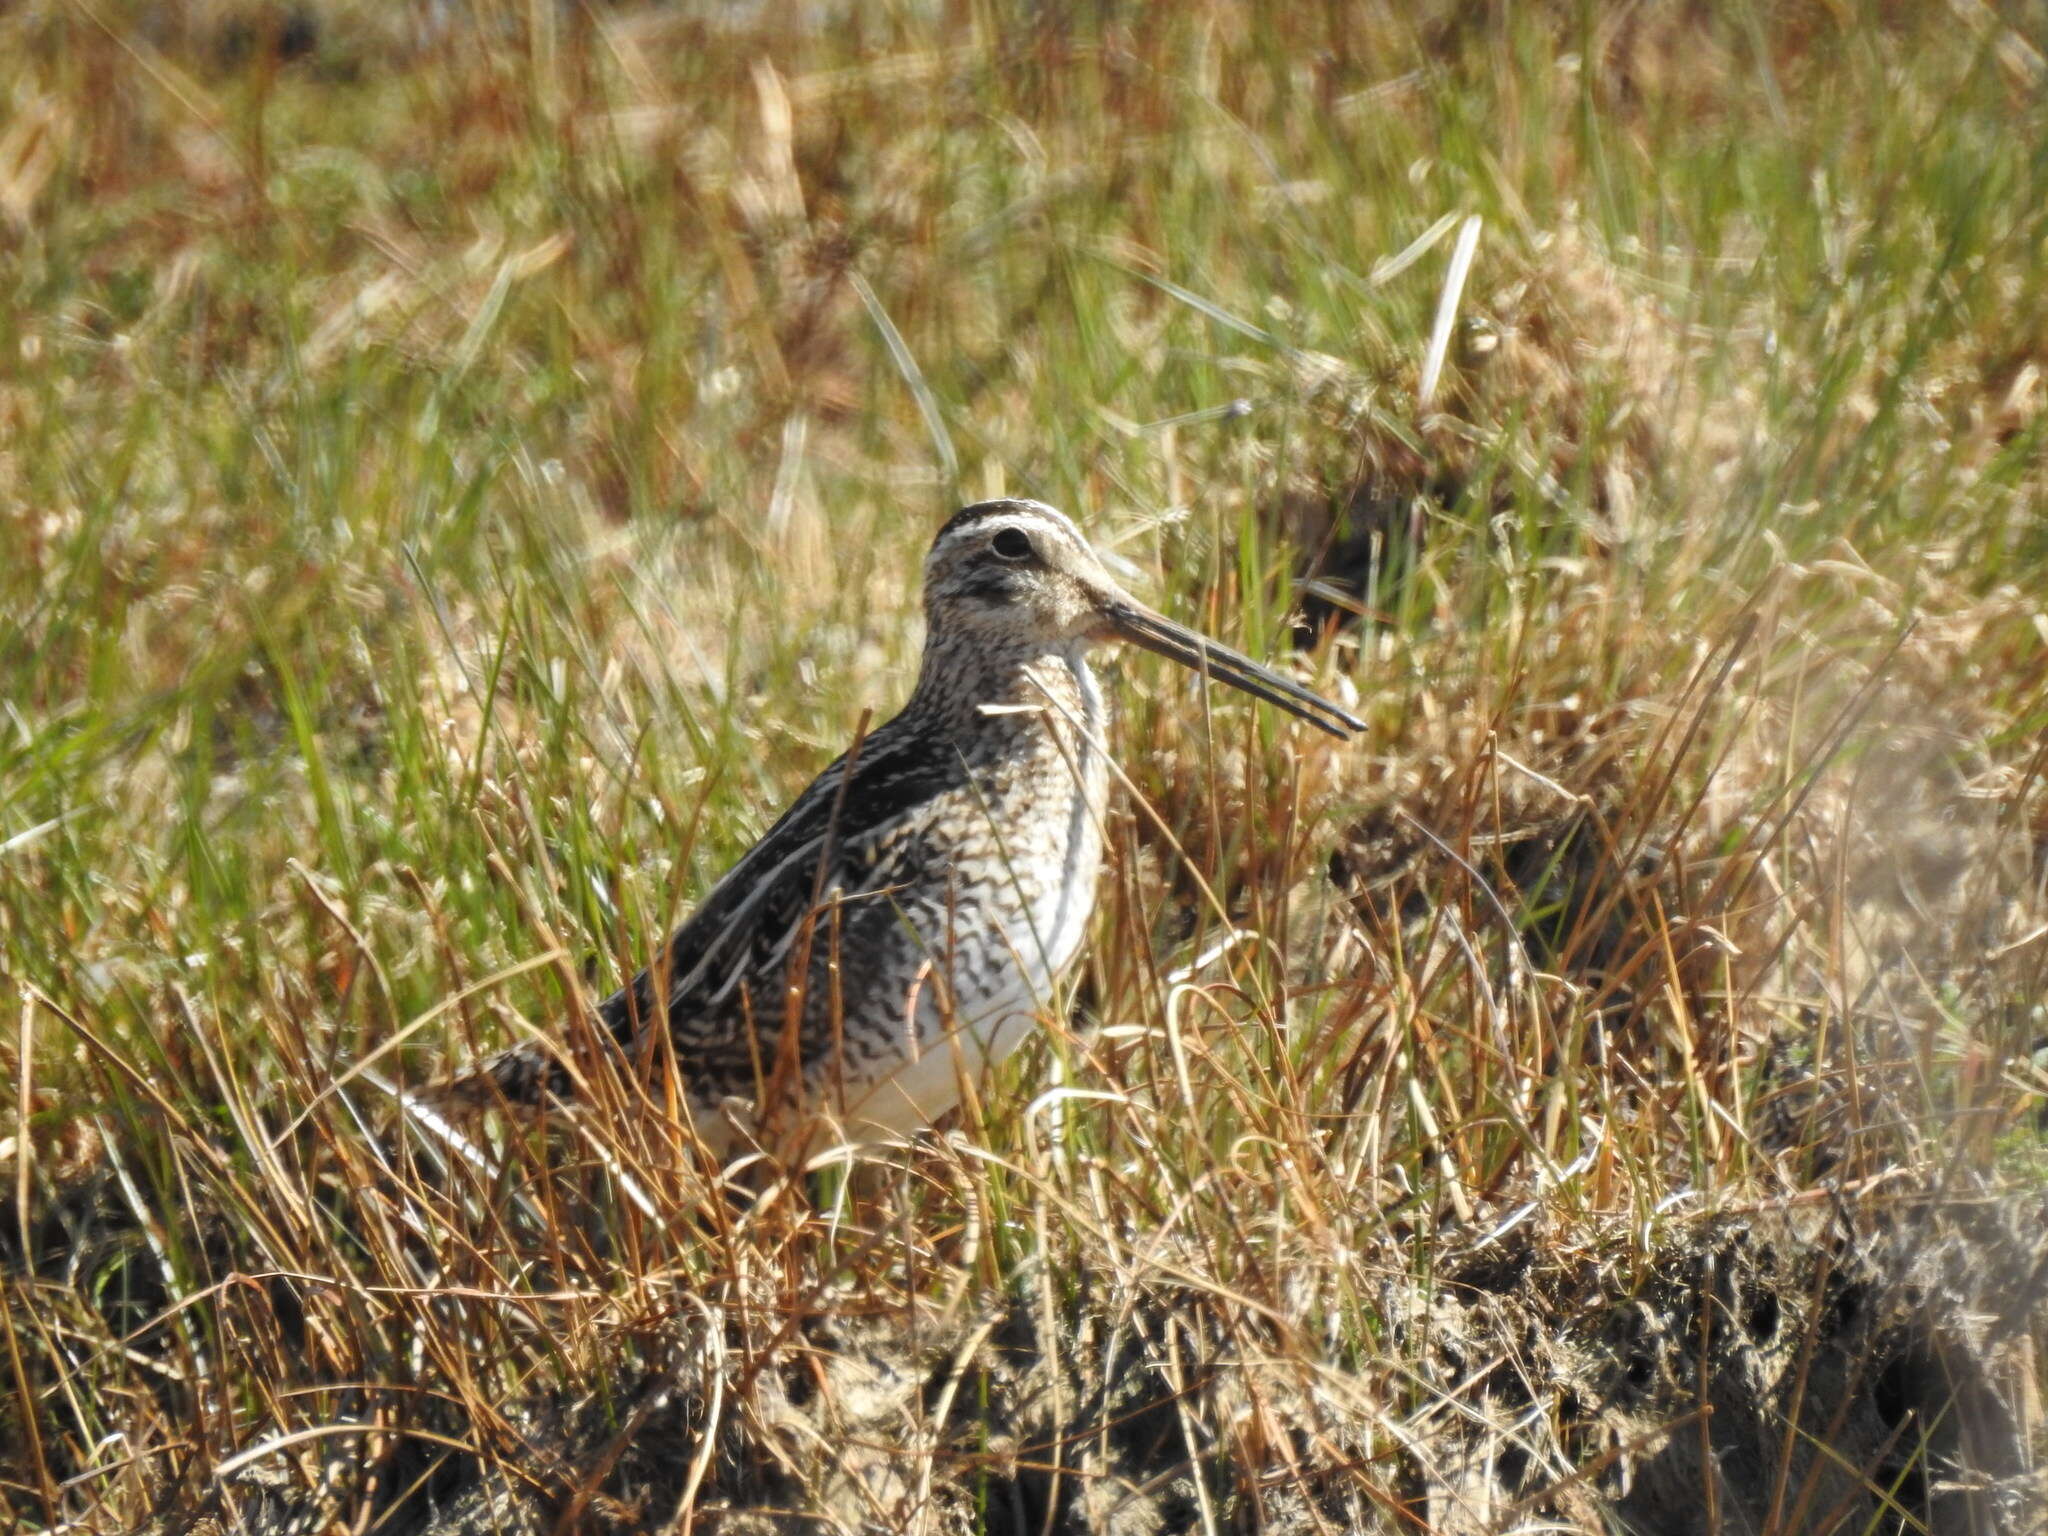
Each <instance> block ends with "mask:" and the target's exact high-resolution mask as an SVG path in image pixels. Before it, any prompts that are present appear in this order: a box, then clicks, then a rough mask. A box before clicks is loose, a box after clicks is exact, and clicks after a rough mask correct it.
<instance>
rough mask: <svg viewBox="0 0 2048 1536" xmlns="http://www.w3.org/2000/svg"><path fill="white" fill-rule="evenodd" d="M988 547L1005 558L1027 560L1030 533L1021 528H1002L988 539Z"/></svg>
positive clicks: (1028, 556) (1029, 548) (1029, 556)
mask: <svg viewBox="0 0 2048 1536" xmlns="http://www.w3.org/2000/svg"><path fill="white" fill-rule="evenodd" d="M988 547H989V548H990V549H992V550H994V551H995V552H996V553H997V554H998V555H1000V556H1001V557H1002V558H1003V559H1005V560H1029V559H1030V558H1031V535H1029V534H1028V533H1026V532H1025V531H1024V530H1023V529H1022V528H1003V529H1000V530H998V531H997V533H996V536H995V537H994V538H993V539H990V540H989V543H988Z"/></svg>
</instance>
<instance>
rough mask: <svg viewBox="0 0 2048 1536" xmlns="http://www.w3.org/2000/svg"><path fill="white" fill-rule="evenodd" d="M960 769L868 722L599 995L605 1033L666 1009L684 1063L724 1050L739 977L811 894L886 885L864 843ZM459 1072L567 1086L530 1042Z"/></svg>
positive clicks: (499, 1085) (618, 1040)
mask: <svg viewBox="0 0 2048 1536" xmlns="http://www.w3.org/2000/svg"><path fill="white" fill-rule="evenodd" d="M965 777H966V767H965V764H964V763H963V762H962V761H961V759H960V755H959V754H958V753H957V752H953V751H939V752H935V751H933V750H932V744H931V743H930V741H929V740H916V741H913V740H911V739H909V738H907V737H904V736H898V735H896V734H895V733H894V732H892V731H891V730H890V729H889V727H888V726H886V725H885V726H883V727H882V728H881V729H879V730H877V731H876V732H875V733H874V734H873V735H871V736H870V737H869V738H868V739H867V740H866V741H865V742H863V743H862V744H861V745H860V746H859V747H857V748H856V749H854V750H853V751H851V752H848V753H847V754H846V755H844V756H842V757H840V758H838V759H837V760H836V761H834V762H833V763H832V764H831V765H830V766H829V767H827V768H826V769H825V770H824V771H823V772H822V773H820V774H819V775H818V777H817V778H816V779H814V780H812V782H811V784H810V786H809V787H808V788H807V789H805V790H804V792H803V793H802V794H800V795H798V796H797V798H796V800H795V801H794V803H792V804H791V805H790V807H789V809H788V810H786V811H784V812H783V814H782V816H781V818H780V819H779V820H778V821H777V822H776V823H775V825H774V826H772V827H770V828H769V829H768V831H767V832H766V834H764V835H763V836H762V838H761V840H760V841H759V842H757V843H755V844H754V846H753V847H752V848H750V849H748V850H747V852H746V854H745V855H744V856H742V857H741V859H740V861H739V862H738V863H737V864H735V865H733V867H732V868H731V869H729V870H727V871H726V873H725V874H724V875H723V876H722V877H721V878H720V879H719V881H718V883H717V884H716V885H714V886H713V887H712V888H711V890H710V892H709V893H708V894H707V895H706V896H705V898H704V900H703V902H702V903H701V904H700V905H699V906H698V908H697V910H696V911H695V912H694V913H692V914H691V915H690V917H689V918H688V919H687V920H686V921H685V922H684V923H683V925H682V926H681V927H680V928H678V929H677V930H676V931H675V933H674V935H673V936H671V938H670V939H669V941H668V944H667V945H666V946H665V948H664V950H663V953H662V957H661V959H660V960H659V961H657V962H656V963H655V964H653V965H650V966H648V967H646V968H645V969H644V970H642V971H641V972H640V973H639V975H637V976H635V977H634V978H633V980H632V981H631V982H630V983H629V984H628V985H626V986H624V987H621V988H620V989H619V990H618V991H617V992H615V993H613V994H612V995H611V996H610V997H608V998H606V999H605V1000H604V1002H603V1003H601V1004H600V1005H599V1007H598V1018H599V1021H600V1023H601V1024H602V1025H603V1029H604V1033H605V1034H606V1035H607V1036H609V1037H610V1039H611V1040H612V1042H613V1043H614V1044H616V1045H618V1046H619V1047H620V1048H621V1049H630V1048H631V1047H632V1046H633V1045H634V1044H635V1043H636V1042H637V1041H638V1040H639V1039H640V1038H641V1037H642V1035H643V1033H644V1032H645V1030H646V1028H647V1026H648V1024H649V1023H650V1022H651V1021H653V1020H656V1019H665V1020H666V1021H667V1022H668V1024H669V1027H670V1030H671V1032H672V1035H673V1038H674V1040H675V1045H676V1049H677V1054H678V1057H679V1058H680V1059H681V1060H682V1062H683V1066H684V1070H685V1071H686V1072H688V1071H689V1070H690V1068H691V1066H692V1062H691V1060H690V1058H691V1057H692V1056H695V1055H697V1054H699V1053H700V1052H702V1053H703V1054H705V1055H708V1056H714V1057H716V1056H723V1055H726V1054H729V1053H728V1052H726V1051H721V1050H719V1049H718V1047H719V1046H721V1045H726V1046H730V1045H732V1043H733V1042H732V1041H730V1040H728V1039H726V1038H725V1037H726V1036H729V1035H731V1034H733V1032H734V1029H735V1027H736V1025H737V1024H738V1021H739V1020H740V1018H741V1016H742V1015H743V1013H744V1011H745V1009H746V1007H747V1006H748V1003H747V1002H746V1000H744V999H743V998H741V997H740V995H739V993H740V990H741V988H742V986H743V985H744V984H747V983H748V982H749V981H750V980H753V979H759V978H768V977H774V978H776V979H779V977H780V974H781V972H780V971H779V969H778V967H780V966H783V965H786V963H787V957H788V956H789V954H790V953H791V950H792V947H793V946H794V944H795V943H796V942H797V940H798V939H799V938H800V936H801V935H802V933H803V931H804V928H805V925H806V923H807V922H808V921H809V919H810V916H811V912H812V910H813V908H814V906H815V905H816V904H817V902H818V901H819V900H820V899H823V898H826V897H829V896H832V895H852V894H858V893H860V892H862V891H866V890H869V889H874V888H877V887H879V886H880V885H882V884H885V883H886V881H887V878H888V869H887V867H886V862H885V863H883V864H879V865H878V864H875V863H873V862H871V861H870V859H869V857H868V850H869V849H870V848H872V847H874V846H876V842H877V839H878V837H879V836H883V835H886V832H887V830H888V829H889V828H891V827H892V826H894V825H896V824H898V823H900V821H901V820H902V818H903V817H904V816H906V815H907V814H909V813H910V812H912V811H913V810H915V808H916V807H917V806H919V805H920V804H922V803H923V802H924V801H926V800H928V799H930V798H931V797H932V796H934V795H936V794H939V793H941V792H943V791H944V790H946V789H948V788H951V787H953V786H956V785H958V784H959V783H961V782H962V781H963V780H964V779H965ZM742 1043H744V1042H742ZM463 1082H464V1083H465V1084H470V1085H472V1086H480V1085H482V1084H483V1083H485V1082H489V1083H491V1084H494V1085H495V1087H496V1089H497V1091H499V1092H502V1093H503V1094H504V1095H505V1096H506V1097H507V1098H509V1099H511V1100H513V1101H514V1102H534V1101H537V1100H538V1099H540V1098H541V1097H543V1096H544V1095H545V1094H548V1093H553V1094H557V1095H560V1094H565V1093H567V1092H568V1091H569V1088H570V1079H569V1076H568V1073H567V1072H566V1071H565V1070H564V1069H563V1068H562V1067H561V1065H560V1064H559V1063H558V1062H556V1061H554V1060H553V1058H552V1057H551V1055H550V1054H549V1053H547V1052H546V1051H545V1050H544V1049H542V1048H540V1047H536V1046H520V1047H516V1048H514V1049H513V1050H510V1051H507V1052H505V1053H503V1054H502V1055H500V1056H497V1057H494V1058H492V1060H490V1061H489V1062H486V1063H485V1064H484V1065H483V1066H482V1067H481V1068H480V1069H478V1071H477V1072H476V1073H474V1074H472V1076H471V1077H470V1078H467V1079H464V1080H463ZM458 1086H461V1085H458Z"/></svg>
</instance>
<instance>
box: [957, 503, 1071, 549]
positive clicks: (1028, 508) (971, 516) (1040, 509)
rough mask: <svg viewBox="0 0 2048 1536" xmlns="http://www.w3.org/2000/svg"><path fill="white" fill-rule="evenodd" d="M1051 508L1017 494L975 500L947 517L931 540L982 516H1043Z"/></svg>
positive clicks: (979, 519) (974, 521) (980, 519)
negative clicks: (1023, 514)
mask: <svg viewBox="0 0 2048 1536" xmlns="http://www.w3.org/2000/svg"><path fill="white" fill-rule="evenodd" d="M1051 510H1052V509H1051V508H1050V507H1048V506H1046V505H1045V503H1044V502H1042V501H1027V500H1025V499H1024V498H1022V497H1019V496H1002V497H998V498H997V499H996V500H994V501H977V502H975V503H974V504H973V505H972V506H968V507H962V508H961V509H960V510H959V511H958V512H955V513H954V514H953V515H952V516H951V517H949V518H947V519H946V523H945V526H944V527H942V528H941V529H939V531H938V533H937V534H936V535H935V536H934V537H933V539H932V542H933V543H934V544H936V543H938V542H939V541H940V540H941V539H944V538H945V537H946V536H947V535H948V534H950V533H955V532H957V531H958V530H960V529H962V528H965V527H967V526H968V525H969V524H971V523H978V522H980V521H982V519H984V518H989V517H1000V516H1002V515H1004V514H1006V513H1018V512H1023V513H1027V514H1031V515H1035V516H1038V517H1043V516H1045V514H1046V513H1048V512H1050V511H1051Z"/></svg>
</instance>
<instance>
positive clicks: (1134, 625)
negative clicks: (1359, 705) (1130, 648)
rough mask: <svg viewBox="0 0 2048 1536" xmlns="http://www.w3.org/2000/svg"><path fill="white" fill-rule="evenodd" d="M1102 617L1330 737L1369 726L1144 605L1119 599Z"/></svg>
mask: <svg viewBox="0 0 2048 1536" xmlns="http://www.w3.org/2000/svg"><path fill="white" fill-rule="evenodd" d="M1102 616H1103V618H1104V620H1105V621H1106V622H1107V623H1108V625H1109V628H1110V629H1111V630H1112V631H1113V632H1114V633H1115V634H1116V635H1117V636H1118V638H1120V639H1124V640H1128V641H1130V643H1131V644H1133V645H1139V646H1143V647H1144V648H1145V649H1146V650H1148V651H1153V652H1156V653H1157V654H1159V655H1161V656H1164V657H1166V658H1168V659H1169V660H1172V661H1177V662H1179V663H1180V664H1181V665H1182V666H1184V667H1188V668H1191V669H1192V670H1194V671H1196V672H1200V673H1202V674H1203V675H1204V676H1207V677H1213V678H1215V679H1216V680H1217V681H1218V682H1223V683H1228V684H1230V686H1231V687H1233V688H1237V689H1241V690H1242V691H1243V692H1245V693H1248V694H1250V695H1251V696H1252V697H1253V698H1255V699H1264V700H1265V701H1266V702H1267V703H1268V704H1273V705H1277V706H1278V707H1279V708H1281V709H1284V710H1286V711H1287V713H1289V714H1290V715H1293V716H1295V717H1297V718H1298V719H1302V720H1306V721H1307V722H1308V723H1309V724H1310V725H1313V726H1315V727H1316V728H1317V729H1319V730H1324V731H1328V732H1329V733H1330V734H1331V735H1332V736H1335V737H1338V738H1339V739H1342V738H1344V737H1347V736H1349V735H1350V734H1351V733H1352V732H1353V731H1362V730H1364V729H1365V722H1364V721H1363V720H1361V719H1359V718H1358V716H1356V715H1354V714H1352V713H1351V712H1350V711H1348V710H1344V709H1339V708H1338V707H1337V706H1336V705H1335V704H1332V703H1331V702H1330V701H1329V700H1328V699H1326V698H1324V697H1323V696H1322V695H1321V694H1319V693H1311V692H1310V691H1309V690H1308V689H1306V688H1304V687H1302V686H1301V684H1299V683H1297V682H1294V681H1292V680H1291V679H1289V678H1285V677H1282V676H1281V675H1280V674H1279V673H1277V672H1274V671H1272V670H1270V669H1269V668H1266V667H1262V666H1260V665H1259V664H1258V663H1257V662H1256V661H1253V660H1252V659H1251V657H1249V656H1246V655H1244V654H1243V653H1242V652H1239V651H1233V650H1232V649H1231V648H1230V647H1229V646H1227V645H1224V644H1222V643H1221V642H1220V641H1216V640H1211V639H1210V638H1209V637H1208V636H1207V635H1203V634H1197V633H1196V632H1195V631H1194V630H1192V629H1189V628H1188V627H1187V626H1186V625H1184V624H1176V623H1174V622H1173V620H1171V619H1169V618H1167V617H1166V616H1165V615H1164V614H1159V613H1154V612H1153V611H1152V610H1151V609H1150V608H1147V607H1145V606H1144V605H1143V604H1142V603H1137V602H1134V601H1132V600H1130V599H1129V598H1121V597H1120V598H1119V599H1118V600H1115V601H1112V602H1109V603H1107V604H1105V605H1104V607H1103V614H1102Z"/></svg>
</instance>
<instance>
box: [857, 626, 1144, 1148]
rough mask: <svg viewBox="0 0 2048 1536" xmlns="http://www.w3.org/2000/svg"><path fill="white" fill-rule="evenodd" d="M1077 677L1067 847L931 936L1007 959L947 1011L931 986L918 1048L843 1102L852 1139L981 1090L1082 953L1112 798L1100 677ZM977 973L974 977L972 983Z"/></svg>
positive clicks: (942, 948)
mask: <svg viewBox="0 0 2048 1536" xmlns="http://www.w3.org/2000/svg"><path fill="white" fill-rule="evenodd" d="M1075 676H1076V681H1077V683H1078V685H1079V691H1080V694H1081V705H1082V715H1083V718H1082V722H1081V724H1082V727H1083V729H1082V730H1081V731H1080V732H1079V740H1078V741H1077V742H1076V743H1075V744H1074V745H1073V747H1072V748H1071V749H1070V752H1071V760H1070V763H1069V766H1068V769H1067V771H1066V772H1064V774H1063V778H1064V780H1065V782H1066V785H1067V797H1066V798H1067V802H1068V803H1067V808H1066V817H1065V821H1064V825H1062V826H1061V828H1060V835H1059V840H1060V842H1061V844H1062V845H1063V847H1064V849H1065V856H1064V858H1063V859H1062V861H1061V863H1060V865H1059V867H1058V869H1057V872H1056V873H1055V872H1053V871H1051V870H1046V871H1045V874H1046V876H1047V878H1043V879H1040V880H1036V881H1033V882H1031V887H1032V888H1030V889H1025V890H1020V891H1018V892H1017V893H1016V894H1017V896H1018V897H1019V898H1021V899H1020V900H1019V901H1017V902H1015V903H1009V904H1004V905H1007V906H1008V907H1009V908H1010V911H1011V915H1010V916H1009V917H1008V918H1007V919H1004V918H1000V917H999V918H996V919H995V920H993V921H992V922H990V924H989V931H987V932H984V933H977V934H964V933H963V934H956V935H953V936H952V938H951V942H950V943H948V942H945V941H943V940H941V941H940V942H938V943H935V944H934V945H933V950H934V953H939V954H944V953H957V952H958V950H959V947H960V946H962V945H973V946H975V947H977V948H980V947H981V946H989V949H988V950H984V951H983V952H984V953H990V952H993V953H994V954H997V955H1000V956H1001V957H1002V961H1003V963H1000V964H995V965H990V966H986V967H977V968H975V970H976V972H977V973H978V975H977V976H974V977H969V976H964V975H963V976H962V977H960V978H959V979H958V981H957V982H956V985H955V987H954V990H953V997H952V1004H953V1006H952V1007H951V1009H950V1010H948V1009H946V1008H945V1007H944V1006H943V1005H942V1003H941V997H942V994H943V992H944V989H943V988H940V987H934V988H932V989H930V992H929V993H928V994H927V995H925V996H922V997H920V999H919V1002H918V1030H917V1035H918V1047H917V1049H916V1050H915V1052H914V1053H913V1055H912V1057H911V1059H909V1060H906V1061H905V1062H904V1064H903V1065H902V1066H901V1067H899V1068H898V1069H897V1070H896V1071H895V1072H894V1073H892V1074H891V1075H890V1076H889V1077H888V1078H886V1079H884V1080H882V1081H880V1082H878V1083H876V1084H874V1085H873V1086H872V1087H871V1088H870V1089H869V1090H868V1091H867V1092H866V1093H865V1094H864V1095H862V1096H861V1097H859V1098H858V1099H855V1100H851V1101H850V1102H849V1103H848V1106H847V1116H846V1122H845V1130H846V1132H847V1134H848V1135H849V1136H851V1137H854V1138H855V1139H858V1138H860V1137H861V1136H864V1135H867V1136H871V1135H874V1134H876V1133H882V1134H889V1135H900V1134H904V1133H907V1132H911V1131H915V1130H918V1129H920V1128H922V1127H924V1126H926V1125H929V1124H930V1123H931V1122H932V1121H933V1120H935V1119H937V1118H938V1117H939V1116H940V1115H943V1114H945V1113H946V1112H947V1111H948V1110H950V1109H952V1108H953V1107H954V1106H955V1105H957V1104H958V1103H959V1102H960V1096H961V1086H962V1083H963V1081H964V1082H966V1083H968V1084H971V1085H973V1086H974V1087H975V1088H976V1089H977V1090H978V1089H979V1088H980V1087H981V1086H982V1084H983V1083H984V1082H985V1081H986V1079H987V1076H988V1073H989V1070H990V1069H991V1068H992V1067H994V1066H995V1065H997V1064H998V1063H999V1062H1001V1061H1002V1060H1003V1059H1004V1058H1005V1057H1007V1056H1009V1055H1010V1054H1011V1052H1013V1051H1015V1050H1016V1049H1017V1047H1018V1046H1020V1045H1022V1044H1023V1043H1024V1041H1025V1040H1027V1039H1028V1038H1029V1037H1030V1035H1031V1031H1032V1030H1033V1029H1034V1028H1035V1027H1036V1026H1037V1025H1038V1024H1039V1022H1040V1021H1041V1020H1042V1019H1044V1018H1045V1017H1046V1016H1047V1015H1048V1014H1049V1013H1051V1012H1052V1011H1053V1009H1054V1006H1055V993H1056V991H1057V988H1058V984H1059V980H1060V978H1061V977H1062V976H1063V975H1064V974H1065V973H1066V971H1067V970H1068V968H1069V967H1070V966H1071V965H1072V964H1073V962H1074V960H1075V959H1076V958H1077V957H1078V956H1079V954H1080V952H1081V947H1082V944H1083V942H1084V941H1085V940H1086V938H1087V936H1088V919H1089V917H1090V915H1091V914H1092V913H1093V911H1094V909H1095V885H1096V877H1097V875H1098V874H1099V873H1100V871H1101V868H1102V831H1103V829H1102V807H1103V803H1104V801H1105V800H1106V799H1107V790H1108V774H1109V769H1108V764H1107V761H1106V759H1105V758H1104V756H1103V745H1102V737H1103V729H1104V725H1105V723H1106V722H1105V716H1104V711H1103V707H1102V700H1101V696H1100V695H1099V694H1098V693H1097V691H1096V688H1095V680H1094V678H1093V677H1092V676H1091V675H1090V674H1089V672H1088V669H1087V667H1086V665H1085V664H1082V663H1081V662H1080V661H1079V659H1078V657H1077V658H1076V661H1075ZM1033 851H1034V850H1026V849H1015V850H1013V859H1014V861H1015V863H1016V864H1017V865H1019V866H1020V867H1021V866H1023V865H1026V864H1029V865H1033V866H1036V867H1039V868H1041V869H1042V868H1043V866H1039V865H1037V861H1036V860H1033V859H1031V858H1030V853H1031V852H1033ZM977 981H978V983H979V984H978V985H977V984H976V982H977Z"/></svg>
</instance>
